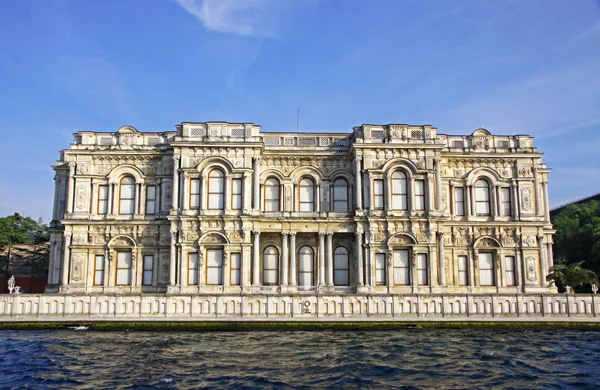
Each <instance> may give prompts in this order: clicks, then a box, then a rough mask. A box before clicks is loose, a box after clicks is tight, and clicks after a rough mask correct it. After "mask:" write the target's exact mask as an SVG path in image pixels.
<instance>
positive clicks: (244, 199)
mask: <svg viewBox="0 0 600 390" xmlns="http://www.w3.org/2000/svg"><path fill="white" fill-rule="evenodd" d="M249 183H250V174H249V173H248V172H244V179H243V184H242V188H243V190H242V191H243V197H242V209H243V210H244V211H248V210H249V209H250V204H249V202H248V201H249V200H250V196H249V194H250V186H249Z"/></svg>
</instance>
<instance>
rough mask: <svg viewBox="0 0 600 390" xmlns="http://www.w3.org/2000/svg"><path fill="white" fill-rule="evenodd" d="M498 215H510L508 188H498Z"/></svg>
mask: <svg viewBox="0 0 600 390" xmlns="http://www.w3.org/2000/svg"><path fill="white" fill-rule="evenodd" d="M500 199H501V201H500V212H501V214H500V215H504V216H510V215H511V204H510V188H508V187H503V188H500Z"/></svg>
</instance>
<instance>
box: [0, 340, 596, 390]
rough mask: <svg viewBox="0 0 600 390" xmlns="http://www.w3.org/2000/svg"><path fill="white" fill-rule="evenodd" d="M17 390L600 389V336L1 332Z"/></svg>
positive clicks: (5, 363) (5, 369)
mask: <svg viewBox="0 0 600 390" xmlns="http://www.w3.org/2000/svg"><path fill="white" fill-rule="evenodd" d="M0 340H1V342H0V378H1V379H2V382H1V383H2V386H7V387H9V388H20V387H33V388H47V389H58V388H60V389H100V388H110V389H113V388H127V389H150V388H164V389H184V388H241V389H263V388H283V387H286V388H287V387H294V388H298V389H309V388H315V387H318V388H321V387H328V388H361V389H362V388H378V389H379V388H400V389H420V388H490V387H493V388H501V389H502V388H545V387H553V388H563V389H570V388H594V387H595V388H600V379H598V378H600V368H599V366H598V364H597V361H598V360H599V358H600V339H599V338H598V333H595V332H570V331H559V330H552V331H544V332H529V331H509V330H500V331H499V330H497V329H487V330H486V329H475V330H474V329H447V330H431V329H405V330H394V331H372V332H365V331H355V332H350V331H345V332H340V331H338V332H335V331H323V332H298V331H296V332H256V331H255V332H199V333H193V332H181V333H165V332H155V333H153V332H74V331H27V332H8V331H7V332H2V333H0Z"/></svg>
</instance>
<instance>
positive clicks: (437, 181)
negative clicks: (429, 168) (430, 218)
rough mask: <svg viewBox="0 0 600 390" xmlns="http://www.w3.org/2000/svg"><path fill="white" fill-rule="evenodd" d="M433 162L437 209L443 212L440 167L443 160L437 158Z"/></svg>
mask: <svg viewBox="0 0 600 390" xmlns="http://www.w3.org/2000/svg"><path fill="white" fill-rule="evenodd" d="M433 161H434V162H435V209H436V210H437V211H442V173H441V167H440V165H441V163H442V159H441V158H439V157H437V158H435V159H434V160H433Z"/></svg>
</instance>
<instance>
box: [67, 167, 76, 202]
mask: <svg viewBox="0 0 600 390" xmlns="http://www.w3.org/2000/svg"><path fill="white" fill-rule="evenodd" d="M75 167H76V164H75V163H74V162H70V163H69V187H68V188H69V191H68V192H67V196H68V197H69V198H68V202H67V211H68V212H69V213H72V212H73V200H74V199H75V178H74V176H75Z"/></svg>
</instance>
